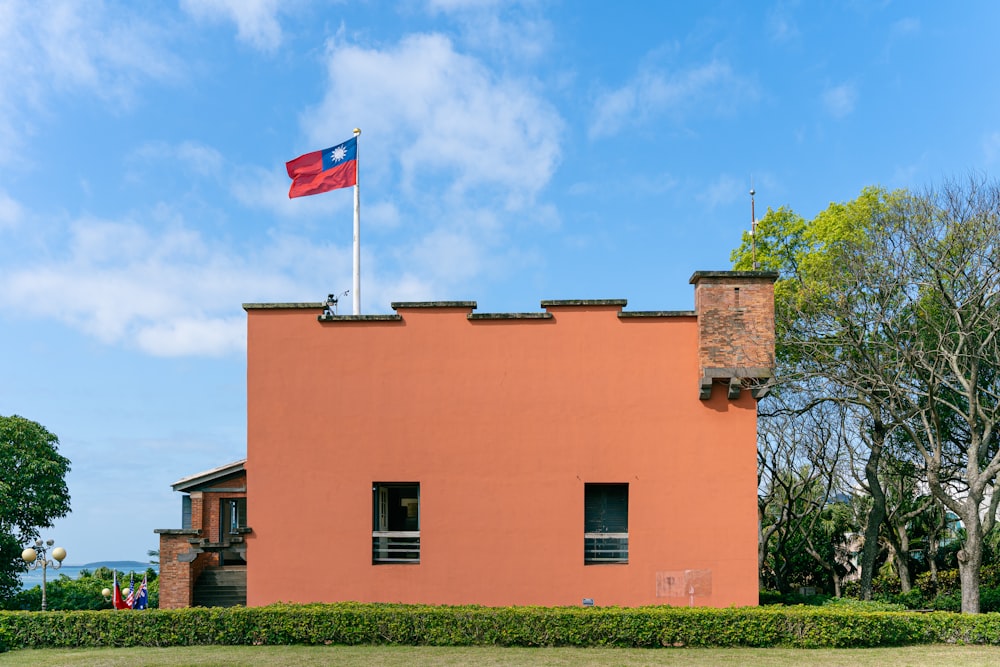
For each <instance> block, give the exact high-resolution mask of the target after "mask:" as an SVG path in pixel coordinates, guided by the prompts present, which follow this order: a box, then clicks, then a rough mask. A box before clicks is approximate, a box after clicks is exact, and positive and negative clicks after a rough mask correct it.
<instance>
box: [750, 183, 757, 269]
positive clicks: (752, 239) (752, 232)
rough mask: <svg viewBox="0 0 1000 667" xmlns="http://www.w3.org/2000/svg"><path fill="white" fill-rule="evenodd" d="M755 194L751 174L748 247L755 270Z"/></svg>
mask: <svg viewBox="0 0 1000 667" xmlns="http://www.w3.org/2000/svg"><path fill="white" fill-rule="evenodd" d="M755 194H757V192H756V190H754V189H753V176H751V177H750V248H751V249H752V252H753V270H754V271H756V270H757V214H756V212H755V211H754V201H753V196H754V195H755Z"/></svg>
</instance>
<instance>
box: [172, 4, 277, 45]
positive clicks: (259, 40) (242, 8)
mask: <svg viewBox="0 0 1000 667" xmlns="http://www.w3.org/2000/svg"><path fill="white" fill-rule="evenodd" d="M278 6H279V2H278V0H182V2H181V7H182V8H183V9H184V11H186V12H187V13H188V14H190V15H191V16H193V17H194V18H195V19H196V20H199V21H205V20H208V21H219V20H222V21H226V20H228V21H232V22H233V23H235V24H236V35H237V38H238V39H239V40H240V41H242V42H246V43H247V44H250V45H251V46H252V47H254V48H255V49H258V50H260V51H274V50H275V49H277V48H278V47H279V46H281V41H282V32H281V24H280V23H279V22H278Z"/></svg>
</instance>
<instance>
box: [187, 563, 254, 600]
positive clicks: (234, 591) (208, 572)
mask: <svg viewBox="0 0 1000 667" xmlns="http://www.w3.org/2000/svg"><path fill="white" fill-rule="evenodd" d="M246 603H247V566H246V565H223V566H221V567H206V568H205V569H204V570H202V573H201V574H200V575H199V576H198V581H196V582H195V584H194V606H195V607H235V606H236V605H244V606H245V605H246Z"/></svg>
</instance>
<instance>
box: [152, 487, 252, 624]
mask: <svg viewBox="0 0 1000 667" xmlns="http://www.w3.org/2000/svg"><path fill="white" fill-rule="evenodd" d="M221 486H224V487H229V488H244V489H245V488H246V475H245V474H243V475H240V476H238V477H235V478H231V479H228V480H226V481H225V482H224V483H222V484H221ZM246 495H247V494H246V492H245V491H192V492H191V493H190V496H191V528H190V529H189V530H184V529H159V530H157V531H156V532H157V533H159V535H160V608H161V609H179V608H182V607H190V606H191V603H192V601H193V599H194V584H195V582H196V581H197V580H198V575H200V574H201V572H202V570H204V569H205V568H206V567H209V566H212V565H218V564H219V555H218V554H217V553H211V552H206V553H200V552H197V551H196V550H195V549H194V548H193V547H192V545H191V540H192V539H195V540H208V541H209V542H218V541H219V526H220V522H221V521H222V518H221V517H220V516H219V509H220V501H221V500H222V499H223V498H245V497H246Z"/></svg>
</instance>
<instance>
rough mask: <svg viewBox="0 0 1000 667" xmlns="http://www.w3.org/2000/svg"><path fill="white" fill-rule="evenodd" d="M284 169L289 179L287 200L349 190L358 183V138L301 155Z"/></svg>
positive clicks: (287, 163)
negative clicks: (290, 184) (290, 181)
mask: <svg viewBox="0 0 1000 667" xmlns="http://www.w3.org/2000/svg"><path fill="white" fill-rule="evenodd" d="M285 168H286V169H287V170H288V177H289V178H291V179H292V186H291V188H289V190H288V198H289V199H293V198H295V197H305V196H307V195H318V194H319V193H321V192H328V191H330V190H337V189H339V188H349V187H351V186H352V185H355V184H356V183H357V182H358V138H357V137H356V136H355V137H351V138H350V139H348V140H347V141H345V142H344V143H342V144H337V145H336V146H333V147H331V148H324V149H323V150H321V151H314V152H312V153H306V154H305V155H300V156H299V157H297V158H295V159H294V160H291V161H290V162H286V163H285Z"/></svg>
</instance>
